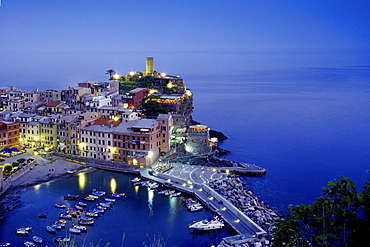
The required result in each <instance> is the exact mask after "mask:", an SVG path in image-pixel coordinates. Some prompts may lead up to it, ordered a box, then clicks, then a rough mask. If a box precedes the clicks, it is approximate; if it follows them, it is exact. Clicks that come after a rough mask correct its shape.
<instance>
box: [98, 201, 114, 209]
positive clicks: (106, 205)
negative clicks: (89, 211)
mask: <svg viewBox="0 0 370 247" xmlns="http://www.w3.org/2000/svg"><path fill="white" fill-rule="evenodd" d="M99 205H100V206H102V207H105V208H110V207H111V205H110V204H109V203H105V202H101V203H99Z"/></svg>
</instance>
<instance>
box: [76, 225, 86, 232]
mask: <svg viewBox="0 0 370 247" xmlns="http://www.w3.org/2000/svg"><path fill="white" fill-rule="evenodd" d="M72 228H76V229H79V230H80V231H81V232H86V230H87V228H86V226H79V225H72Z"/></svg>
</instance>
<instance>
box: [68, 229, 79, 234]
mask: <svg viewBox="0 0 370 247" xmlns="http://www.w3.org/2000/svg"><path fill="white" fill-rule="evenodd" d="M69 232H70V233H73V234H80V233H81V230H80V229H77V228H69Z"/></svg>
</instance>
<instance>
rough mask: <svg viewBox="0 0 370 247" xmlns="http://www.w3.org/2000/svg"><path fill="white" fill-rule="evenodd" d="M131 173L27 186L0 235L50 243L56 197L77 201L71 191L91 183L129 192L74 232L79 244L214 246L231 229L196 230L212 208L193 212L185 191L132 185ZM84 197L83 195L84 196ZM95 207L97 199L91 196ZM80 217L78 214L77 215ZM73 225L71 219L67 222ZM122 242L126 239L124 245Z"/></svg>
mask: <svg viewBox="0 0 370 247" xmlns="http://www.w3.org/2000/svg"><path fill="white" fill-rule="evenodd" d="M132 178H133V176H132V175H127V174H121V173H114V172H109V171H96V172H92V173H82V174H79V175H78V176H75V177H73V178H70V179H67V180H64V181H58V182H53V183H46V184H42V185H40V186H34V187H32V188H28V189H25V190H23V191H22V192H21V193H20V195H21V200H22V201H23V206H22V207H20V208H17V209H16V210H14V211H12V215H10V216H9V217H6V219H5V220H4V221H3V222H2V224H1V226H0V240H5V241H10V242H13V244H15V246H16V247H18V246H19V247H21V246H23V241H24V240H26V239H30V238H31V237H32V236H33V235H38V236H41V237H42V238H44V240H45V241H46V244H47V245H48V246H56V245H55V244H54V243H52V238H53V235H51V234H49V233H47V232H46V230H45V226H46V225H50V224H51V223H52V222H54V221H55V220H58V219H59V217H58V215H59V213H61V212H64V210H63V209H57V208H54V207H53V205H54V204H55V203H65V204H67V206H71V207H73V206H74V205H75V204H76V203H75V202H73V201H64V200H63V196H64V195H67V194H69V193H70V194H79V195H87V194H88V193H89V192H91V190H92V189H93V188H96V189H98V190H104V191H106V192H107V193H110V192H111V191H118V192H125V193H126V198H124V199H120V200H118V201H116V202H115V204H114V207H113V208H112V209H110V210H108V211H106V212H105V213H104V214H103V215H102V216H100V217H99V218H97V219H96V221H95V224H94V226H88V227H87V228H88V229H87V233H82V234H81V235H72V239H74V241H75V243H76V244H77V246H83V244H84V243H85V246H90V243H93V244H94V246H105V244H106V243H108V242H109V243H110V246H114V247H116V246H117V247H118V246H143V243H145V244H146V245H147V246H149V245H150V243H151V241H155V239H161V241H163V242H164V243H166V244H167V246H207V247H208V246H210V244H212V243H213V244H217V243H219V242H220V241H221V240H222V238H223V237H226V236H230V235H231V234H232V233H231V232H230V231H229V230H228V229H226V228H225V229H220V230H217V231H211V232H194V231H192V230H190V229H189V228H188V224H189V223H191V222H192V220H197V219H199V220H200V219H203V218H206V217H209V216H212V214H211V212H209V211H207V210H203V211H201V212H189V211H187V210H186V209H185V207H184V205H183V203H182V198H184V197H182V196H180V197H173V198H171V197H168V196H165V195H158V191H160V190H162V189H160V188H159V189H156V190H148V189H147V188H144V187H137V186H133V184H132V183H131V182H130V180H131V179H132ZM82 201H84V200H83V199H82ZM87 203H88V208H92V207H93V206H94V205H95V204H96V202H87ZM40 213H46V214H47V218H45V219H42V218H38V217H37V215H38V214H40ZM73 222H74V223H76V220H73ZM68 224H69V225H71V222H69V223H68ZM25 226H32V227H33V231H32V233H31V234H30V236H31V237H22V236H16V235H15V230H16V229H17V228H18V227H25ZM66 234H67V233H66V231H65V230H63V231H61V232H58V234H57V236H66ZM122 242H123V245H122Z"/></svg>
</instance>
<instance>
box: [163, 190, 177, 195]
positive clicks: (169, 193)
mask: <svg viewBox="0 0 370 247" xmlns="http://www.w3.org/2000/svg"><path fill="white" fill-rule="evenodd" d="M175 192H176V191H174V190H169V191H167V192H165V193H164V194H165V195H166V196H169V195H172V194H173V193H175Z"/></svg>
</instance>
